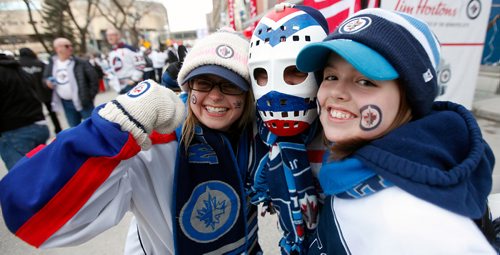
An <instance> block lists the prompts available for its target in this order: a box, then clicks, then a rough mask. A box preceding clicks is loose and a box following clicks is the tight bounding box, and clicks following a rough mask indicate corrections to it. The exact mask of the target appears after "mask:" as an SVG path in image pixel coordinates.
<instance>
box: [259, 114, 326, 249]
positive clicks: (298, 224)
mask: <svg viewBox="0 0 500 255" xmlns="http://www.w3.org/2000/svg"><path fill="white" fill-rule="evenodd" d="M257 125H258V131H259V135H260V138H261V142H262V143H263V144H264V146H262V147H261V149H262V150H266V152H265V153H264V156H263V157H262V158H260V159H259V161H258V163H257V164H256V165H257V166H256V169H254V171H255V172H254V175H253V186H252V189H253V194H252V203H255V204H258V203H260V202H264V203H265V204H266V203H269V202H272V206H273V208H274V209H276V210H277V211H278V217H279V222H280V226H281V229H282V230H283V235H284V236H283V238H282V239H281V241H280V246H281V249H282V252H283V253H285V254H290V252H292V251H295V252H299V254H302V252H303V251H305V249H304V248H303V247H302V246H303V243H304V238H305V236H306V232H312V231H313V230H314V229H315V228H316V225H317V214H318V202H317V192H316V189H315V187H314V184H313V175H312V171H311V167H310V164H309V159H308V158H307V149H306V145H307V144H309V143H310V142H311V141H312V140H313V138H314V136H315V134H316V131H317V129H316V128H317V125H318V122H317V121H315V122H314V123H313V125H311V127H310V128H309V129H308V130H307V131H306V132H304V133H302V134H300V135H297V136H292V137H280V136H276V135H275V134H273V133H271V132H270V131H269V129H268V128H267V127H266V126H265V125H264V123H263V121H262V119H261V118H260V116H259V117H258V118H257ZM257 154H261V153H257Z"/></svg>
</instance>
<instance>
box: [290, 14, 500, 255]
mask: <svg viewBox="0 0 500 255" xmlns="http://www.w3.org/2000/svg"><path fill="white" fill-rule="evenodd" d="M439 52H440V50H439V42H438V41H437V39H436V37H435V36H434V35H433V33H432V32H431V31H430V29H429V27H428V26H427V24H425V23H424V22H423V21H421V20H419V19H416V18H414V17H412V16H410V15H407V14H403V13H397V12H391V11H387V10H382V9H366V10H362V11H360V12H358V13H356V14H354V15H353V16H351V17H349V18H348V19H347V20H346V21H344V22H343V23H342V24H341V25H340V26H339V27H338V28H337V29H336V31H335V32H333V33H332V34H330V35H329V36H328V37H327V38H326V39H325V40H323V42H320V43H312V44H310V45H308V46H306V47H305V48H304V49H302V51H301V52H300V53H299V55H298V58H297V67H298V68H299V70H302V71H306V72H312V71H317V72H320V73H321V75H322V77H323V78H322V82H321V84H320V88H319V90H318V105H319V107H320V109H319V114H320V121H321V124H322V125H323V129H324V135H325V138H326V139H327V140H328V141H329V142H331V144H330V147H331V150H330V155H329V157H328V158H327V159H326V160H325V161H324V162H323V165H322V167H321V169H320V172H319V178H318V179H319V180H320V183H321V187H322V188H323V191H324V192H325V194H326V195H328V196H327V198H326V200H325V206H324V207H323V208H322V211H321V213H320V221H319V223H318V228H317V231H316V238H315V239H314V240H313V241H312V243H311V244H310V246H309V253H308V254H363V255H367V254H427V255H428V254H439V255H442V254H496V252H495V250H494V249H493V247H492V246H491V245H490V244H489V243H488V240H487V238H486V237H485V235H483V233H481V230H482V229H483V226H481V224H478V225H476V224H475V222H474V220H480V219H481V218H483V217H484V216H486V217H487V216H488V215H485V214H487V201H486V200H487V196H488V194H489V192H490V190H491V185H492V176H491V173H492V170H493V165H494V161H495V159H494V155H493V153H492V151H491V149H490V148H489V146H488V145H487V144H486V142H485V141H484V140H483V138H482V137H481V131H480V129H479V127H478V125H477V122H476V121H475V119H474V117H473V115H471V113H470V112H469V111H468V110H467V109H466V108H464V107H463V106H461V105H458V104H455V103H452V102H434V99H435V97H436V95H437V91H438V89H437V80H436V78H437V76H436V71H437V67H438V61H439V59H440V55H439V54H440V53H439ZM478 226H479V227H478Z"/></svg>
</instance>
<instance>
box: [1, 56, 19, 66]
mask: <svg viewBox="0 0 500 255" xmlns="http://www.w3.org/2000/svg"><path fill="white" fill-rule="evenodd" d="M0 66H3V67H8V68H16V67H18V66H19V62H17V60H16V59H14V57H11V56H7V55H5V54H0Z"/></svg>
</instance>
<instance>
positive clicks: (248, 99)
mask: <svg viewBox="0 0 500 255" xmlns="http://www.w3.org/2000/svg"><path fill="white" fill-rule="evenodd" d="M235 86H236V85H235ZM191 93H192V90H191V89H190V90H189V91H188V97H187V98H188V100H189V98H191ZM188 104H190V103H189V101H188ZM254 120H255V106H254V96H253V92H252V90H251V89H249V90H248V91H247V92H246V93H245V104H244V105H243V113H242V114H241V116H240V118H239V119H238V121H236V122H235V123H233V124H232V125H231V128H230V129H229V131H228V132H229V133H235V132H241V131H243V130H244V129H245V128H247V127H248V126H249V125H252V124H253V122H254ZM199 123H200V120H198V118H196V116H195V115H194V113H193V110H192V109H191V106H188V108H187V117H186V120H185V122H184V126H183V127H182V135H181V143H184V146H185V147H186V151H187V149H188V147H189V144H190V143H191V141H192V140H193V137H194V128H195V126H196V125H197V124H199Z"/></svg>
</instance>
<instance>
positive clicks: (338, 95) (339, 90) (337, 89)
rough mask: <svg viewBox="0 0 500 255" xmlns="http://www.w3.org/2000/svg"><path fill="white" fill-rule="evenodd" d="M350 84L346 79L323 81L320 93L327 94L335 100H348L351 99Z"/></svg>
mask: <svg viewBox="0 0 500 255" xmlns="http://www.w3.org/2000/svg"><path fill="white" fill-rule="evenodd" d="M348 86H349V84H348V83H347V82H345V81H340V80H337V81H333V82H332V81H330V82H328V81H323V82H322V83H321V85H320V87H319V90H318V94H325V95H328V96H329V97H332V98H334V99H335V100H340V101H347V100H349V99H350V94H349V89H348Z"/></svg>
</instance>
